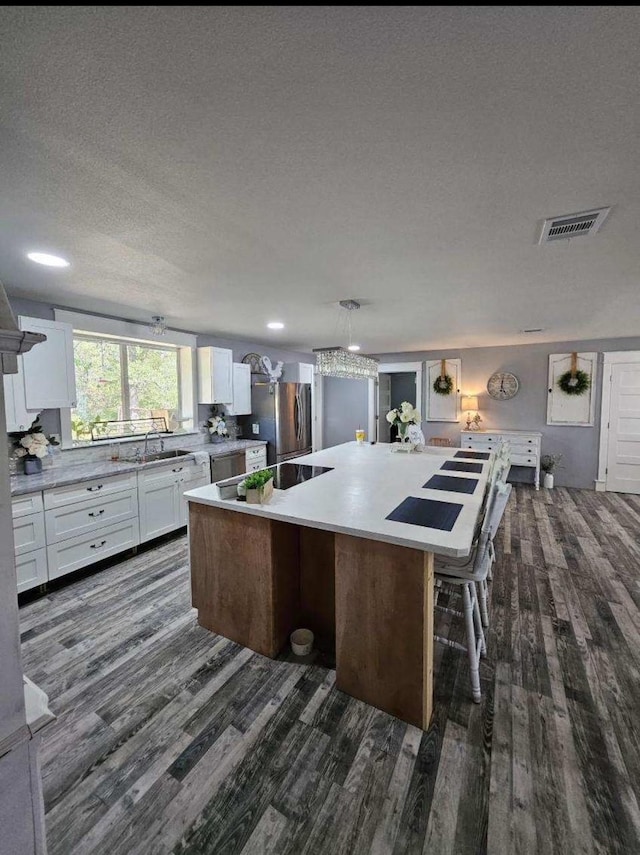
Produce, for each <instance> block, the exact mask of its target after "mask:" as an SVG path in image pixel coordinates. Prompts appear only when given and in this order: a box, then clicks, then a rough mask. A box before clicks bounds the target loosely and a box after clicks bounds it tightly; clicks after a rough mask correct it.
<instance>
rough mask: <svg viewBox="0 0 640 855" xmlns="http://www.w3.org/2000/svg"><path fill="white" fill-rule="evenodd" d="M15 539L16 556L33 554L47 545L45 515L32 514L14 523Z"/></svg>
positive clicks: (19, 518)
mask: <svg viewBox="0 0 640 855" xmlns="http://www.w3.org/2000/svg"><path fill="white" fill-rule="evenodd" d="M13 539H14V542H15V548H16V555H22V554H23V553H25V552H33V550H34V549H40V548H41V547H43V546H44V545H45V539H44V514H30V515H29V516H28V517H18V518H17V519H15V520H14V521H13Z"/></svg>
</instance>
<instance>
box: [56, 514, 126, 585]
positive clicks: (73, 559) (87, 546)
mask: <svg viewBox="0 0 640 855" xmlns="http://www.w3.org/2000/svg"><path fill="white" fill-rule="evenodd" d="M139 542H140V537H139V534H138V520H137V519H136V518H135V517H134V518H133V519H129V520H125V521H124V522H121V523H116V524H114V525H109V526H105V527H104V528H100V529H97V530H96V531H93V532H89V533H88V534H83V535H80V536H79V537H70V538H68V540H62V541H60V543H55V544H52V545H51V546H48V547H47V563H48V565H49V578H50V579H57V578H58V577H59V576H65V575H66V574H67V573H72V572H73V571H74V570H78V569H79V568H80V567H86V566H87V564H93V563H94V562H96V561H100V560H101V559H103V558H108V557H109V556H110V555H116V554H117V553H118V552H123V551H124V550H125V549H131V548H132V547H133V546H137V544H138V543H139Z"/></svg>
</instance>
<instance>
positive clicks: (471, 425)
mask: <svg viewBox="0 0 640 855" xmlns="http://www.w3.org/2000/svg"><path fill="white" fill-rule="evenodd" d="M461 406H462V412H463V413H466V414H467V430H480V422H481V421H482V419H481V418H480V413H479V412H478V396H477V395H463V396H462V405H461ZM473 412H475V416H473V417H472V416H471V413H473Z"/></svg>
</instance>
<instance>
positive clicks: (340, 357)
mask: <svg viewBox="0 0 640 855" xmlns="http://www.w3.org/2000/svg"><path fill="white" fill-rule="evenodd" d="M340 305H341V307H342V308H343V309H347V311H348V312H349V314H348V316H347V317H348V319H349V345H348V347H347V348H344V347H319V348H316V349H314V351H313V352H314V353H315V354H316V369H317V372H318V374H320V375H322V376H323V377H344V378H347V379H350V380H377V379H378V360H377V359H372V358H371V357H370V356H360V355H359V354H358V353H356V351H357V350H360V347H359V345H357V344H352V341H351V312H352V311H354V310H355V309H359V308H360V303H357V302H356V301H355V300H340Z"/></svg>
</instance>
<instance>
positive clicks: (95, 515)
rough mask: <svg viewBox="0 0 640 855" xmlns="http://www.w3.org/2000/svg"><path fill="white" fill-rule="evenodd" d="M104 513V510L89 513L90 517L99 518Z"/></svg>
mask: <svg viewBox="0 0 640 855" xmlns="http://www.w3.org/2000/svg"><path fill="white" fill-rule="evenodd" d="M103 513H104V508H102V510H101V511H89V516H90V517H99V516H100V515H101V514H103Z"/></svg>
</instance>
